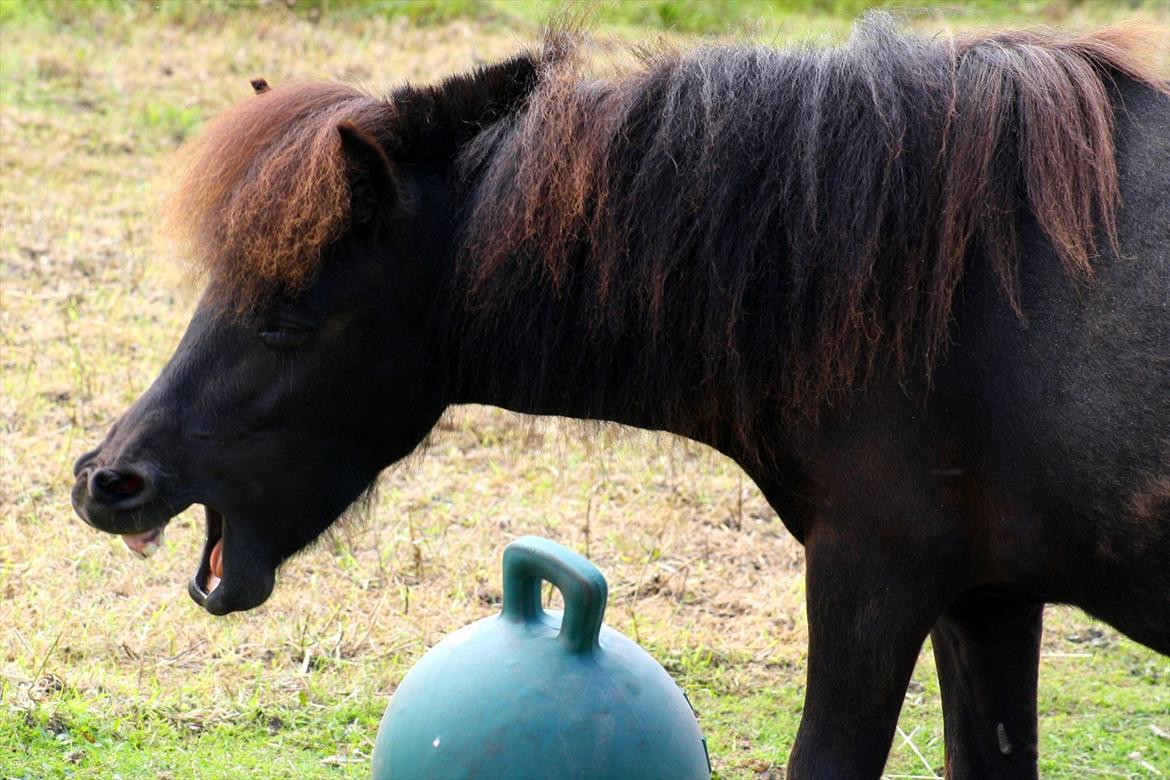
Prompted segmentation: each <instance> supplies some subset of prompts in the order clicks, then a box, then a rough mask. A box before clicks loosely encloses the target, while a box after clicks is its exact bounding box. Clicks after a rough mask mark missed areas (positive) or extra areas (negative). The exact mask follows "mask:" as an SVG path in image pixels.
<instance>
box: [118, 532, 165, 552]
mask: <svg viewBox="0 0 1170 780" xmlns="http://www.w3.org/2000/svg"><path fill="white" fill-rule="evenodd" d="M162 538H163V527H162V526H161V525H160V526H159V527H158V528H153V529H151V530H149V531H144V532H142V533H140V534H122V541H123V542H125V543H126V546H127V547H129V548H130V549H131V550H133V551H134V552H135V554H137V555H138V556H139V557H142V558H149V557H150V556H152V555H154V554H155V553H156V552H158V548H159V547H161V546H162Z"/></svg>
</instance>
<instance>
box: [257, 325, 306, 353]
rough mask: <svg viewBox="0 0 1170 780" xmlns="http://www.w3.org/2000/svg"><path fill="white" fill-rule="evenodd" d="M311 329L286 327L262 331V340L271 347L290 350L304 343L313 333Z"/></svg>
mask: <svg viewBox="0 0 1170 780" xmlns="http://www.w3.org/2000/svg"><path fill="white" fill-rule="evenodd" d="M312 332H313V331H312V329H311V328H294V327H285V328H279V329H271V330H262V331H260V334H259V335H260V340H261V341H263V342H264V343H265V344H267V345H268V346H270V347H276V348H278V349H288V348H289V347H295V346H296V345H298V344H300V343H301V342H303V341H304V340H305V339H307V338H308V337H309V334H310V333H312Z"/></svg>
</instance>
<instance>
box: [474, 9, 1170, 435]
mask: <svg viewBox="0 0 1170 780" xmlns="http://www.w3.org/2000/svg"><path fill="white" fill-rule="evenodd" d="M1137 51H1138V49H1137V38H1136V37H1134V36H1132V35H1130V34H1129V33H1126V32H1123V31H1118V30H1106V31H1102V32H1098V33H1095V34H1090V35H1085V36H1081V37H1059V36H1057V35H1054V34H1041V33H1007V34H997V35H988V36H983V37H980V38H966V39H960V40H947V39H942V38H931V37H923V36H913V35H903V34H900V33H899V32H898V31H897V30H896V29H894V25H893V24H892V23H891V22H890V20H889V19H888V17H884V16H882V15H870V16H868V17H866V18H865V19H863V20H862V21H861V22H860V23H859V24H858V26H857V27H856V28H855V30H854V33H853V35H852V36H851V37H850V40H849V41H848V42H847V43H846V44H845V45H843V46H840V47H837V48H828V49H818V48H809V47H804V48H795V49H789V50H785V51H776V50H772V49H767V48H760V47H748V46H714V47H706V48H701V49H698V50H695V51H692V52H689V53H684V54H676V53H659V54H651V55H648V56H646V57H645V58H644V60H643V62H642V65H641V66H640V67H638V68H636V69H634V72H630V73H627V74H626V75H624V76H620V77H618V78H616V79H611V80H606V81H598V80H591V79H588V78H586V77H585V76H583V75H582V74H581V72H580V70H579V69H578V68H577V66H576V65H575V63H576V62H577V60H576V59H575V58H563V59H561V60H559V61H557V62H556V63H554V64H551V65H548V66H547V72H546V73H545V74H544V75H543V77H542V79H541V81H540V85H539V86H538V88H537V90H536V92H535V93H534V95H533V96H532V97H531V99H530V100H529V103H528V106H527V109H526V110H525V111H524V112H523V113H521V114H520V115H519V116H518V117H516V118H515V119H514V120H512V121H509V122H503V123H500V124H498V125H497V126H495V127H493V128H489V129H488V130H487V131H485V132H484V133H483V134H481V136H480V137H479V138H478V139H477V140H476V141H475V142H473V143H472V144H471V145H470V146H469V147H467V148H466V149H465V151H464V154H463V163H462V164H463V170H464V171H465V172H467V175H468V176H470V177H472V178H474V180H475V181H473V182H472V187H473V189H472V192H471V195H470V197H471V199H472V201H471V210H470V217H469V220H468V224H467V226H466V232H465V240H464V245H463V252H462V259H463V263H464V265H463V266H462V275H463V276H464V278H465V279H466V280H467V282H466V283H467V294H468V295H469V296H470V300H471V302H472V304H473V305H475V306H478V307H480V308H483V309H486V310H491V309H493V308H494V309H496V311H498V312H500V313H501V314H500V315H499V316H496V317H482V318H480V321H481V322H484V323H489V325H485V326H484V327H485V328H488V330H485V331H484V332H483V333H481V334H479V338H480V341H481V342H482V343H480V344H476V345H474V346H471V347H470V348H472V349H490V348H491V346H492V340H493V338H494V336H493V335H492V333H494V331H493V332H491V333H489V330H490V328H498V327H500V326H499V325H498V324H493V323H498V322H499V321H500V320H501V319H508V318H509V317H510V318H511V323H510V325H509V326H508V327H509V328H510V329H511V330H510V333H511V335H512V339H510V340H508V343H507V346H506V350H507V351H509V352H511V353H513V354H514V353H515V351H516V349H517V343H518V342H517V341H516V339H520V340H526V341H527V342H528V343H525V344H524V345H523V349H525V350H528V351H535V353H536V359H537V361H538V362H536V363H535V364H536V365H540V364H544V365H553V364H555V353H556V350H560V349H564V344H563V333H561V332H560V330H559V329H558V328H557V327H555V326H554V325H553V324H552V322H553V315H551V314H550V312H549V311H546V310H543V309H538V308H534V307H525V306H520V305H517V304H516V303H515V302H516V301H519V300H525V301H541V300H544V301H549V300H557V299H558V296H559V300H560V301H562V303H559V304H555V305H559V306H561V307H562V309H563V310H564V312H565V313H564V315H563V316H564V317H566V318H574V319H573V320H572V321H568V320H567V321H566V322H564V323H562V324H563V326H564V328H565V329H572V328H574V327H581V326H587V327H588V329H589V330H590V332H591V334H592V335H591V340H592V341H593V342H595V343H598V344H605V345H608V346H609V347H611V348H610V349H606V348H602V349H600V350H599V353H602V354H606V353H608V354H611V355H613V356H614V358H613V359H614V360H622V361H625V362H627V363H628V362H629V361H630V360H631V358H633V359H634V362H635V363H636V365H625V366H615V365H608V364H606V363H605V358H598V357H595V358H594V361H593V362H590V363H589V364H588V365H587V366H584V367H582V368H581V369H580V370H581V371H583V372H584V371H592V372H594V373H595V374H603V375H607V376H619V375H620V376H621V377H623V379H624V380H625V381H626V382H627V388H628V390H629V392H631V393H635V392H637V391H638V389H639V388H640V389H641V393H642V394H644V395H645V398H642V399H641V400H637V399H635V400H632V401H631V403H651V401H650V400H649V399H650V398H651V397H653V399H654V400H653V403H654V404H656V405H657V406H659V407H662V408H663V409H664V411H665V413H666V414H667V416H668V417H669V416H670V415H672V414H677V415H688V414H694V410H695V409H696V408H701V409H703V410H706V411H709V412H711V424H712V425H725V424H726V422H725V421H726V420H728V419H731V420H733V421H734V424H735V428H736V433H737V434H738V435H739V436H740V437H741V439H743V440H745V441H747V440H750V438H751V437H750V434H751V431H752V426H753V425H754V424H755V423H756V421H757V420H758V419H759V418H760V415H761V414H767V415H771V414H773V413H774V412H775V411H781V412H782V413H784V414H786V415H788V416H789V417H790V419H795V418H796V417H800V418H805V419H813V418H815V417H816V415H817V412H818V410H819V409H821V408H822V407H823V405H824V404H825V403H826V402H832V401H833V400H834V399H836V398H839V397H840V396H841V395H842V394H844V393H846V392H849V391H851V390H853V389H856V388H857V387H858V386H859V385H861V384H863V383H864V382H865V381H866V380H867V379H869V378H872V377H873V376H874V375H875V373H878V372H882V373H885V374H887V375H889V374H891V373H893V374H894V375H896V376H897V377H899V378H904V377H905V376H906V372H907V371H908V370H909V369H910V368H911V367H912V366H913V367H916V368H917V369H919V370H921V371H922V372H924V375H926V376H928V375H929V371H930V367H931V365H932V364H933V363H934V362H935V360H936V359H937V357H938V356H939V354H940V353H941V352H942V350H943V349H945V346H946V342H947V334H948V328H949V324H950V319H951V302H952V298H953V295H954V292H955V289H956V286H957V285H958V283H959V280H960V277H961V275H962V272H963V268H964V262H965V260H966V259H967V258H968V257H970V256H975V255H973V254H972V250H980V251H982V252H983V253H984V254H985V255H986V256H988V257H989V261H990V262H991V263H993V266H994V269H995V271H996V273H997V275H998V277H999V279H1000V281H1001V285H1002V288H1003V290H1004V292H1005V294H1006V295H1007V296H1008V297H1009V298H1010V300H1011V301H1012V304H1013V305H1015V306H1018V303H1017V302H1018V297H1017V289H1016V287H1017V282H1016V263H1017V257H1018V246H1017V244H1018V241H1017V230H1018V226H1019V220H1020V217H1021V215H1022V214H1023V213H1024V211H1025V210H1030V211H1031V213H1032V214H1033V215H1034V217H1035V219H1036V220H1037V222H1038V224H1039V226H1040V228H1041V229H1042V230H1043V231H1044V233H1045V234H1046V235H1047V236H1048V238H1049V240H1050V241H1051V243H1052V245H1053V247H1054V248H1055V250H1056V252H1057V254H1058V255H1059V258H1060V260H1061V262H1062V263H1063V265H1064V266H1065V268H1066V269H1067V270H1068V271H1069V272H1070V273H1072V274H1073V275H1075V276H1076V277H1079V278H1083V277H1086V276H1087V275H1088V274H1090V273H1091V267H1092V264H1091V261H1092V258H1093V256H1094V254H1095V252H1096V251H1097V249H1096V246H1097V245H1096V242H1095V240H1094V230H1095V229H1096V228H1099V229H1100V230H1102V231H1103V235H1104V236H1105V239H1106V242H1113V241H1114V236H1115V233H1114V226H1113V217H1114V211H1115V209H1116V206H1117V199H1118V185H1117V172H1116V168H1115V165H1114V159H1113V140H1112V139H1113V131H1112V122H1113V111H1112V107H1111V102H1110V92H1109V90H1108V88H1107V85H1108V84H1109V82H1110V80H1111V79H1114V78H1119V77H1124V78H1129V79H1135V80H1138V81H1141V82H1144V83H1146V84H1148V85H1150V86H1153V87H1154V88H1156V89H1160V90H1162V91H1165V90H1166V86H1165V84H1164V83H1162V82H1159V81H1158V79H1157V78H1156V77H1155V76H1154V75H1152V73H1151V71H1150V70H1148V69H1146V67H1145V66H1144V65H1143V60H1142V59H1141V58H1140V57H1139V56H1138V54H1137V53H1136V52H1137ZM549 305H554V304H549ZM507 312H510V314H504V313H507ZM558 333H560V335H557V334H558ZM496 335H498V334H496ZM464 337H465V338H470V339H475V337H476V333H474V332H470V333H468V334H464ZM623 339H625V340H624V341H623ZM496 343H499V341H498V339H497V340H496ZM631 344H634V346H633V349H632V350H631V349H630V345H631ZM619 346H621V347H623V348H619ZM500 357H501V359H506V356H505V355H503V354H501V356H500ZM589 380H590V378H589V377H585V376H580V377H575V378H573V377H565V376H563V375H562V376H557V377H556V378H555V379H553V380H552V381H557V382H566V381H580V382H586V381H589ZM594 381H595V383H596V380H594ZM525 384H526V386H527V387H528V388H529V392H531V393H532V394H534V395H536V394H540V393H542V392H545V391H546V390H547V388H542V386H541V383H540V382H531V383H525ZM769 406H770V407H771V408H768V407H769Z"/></svg>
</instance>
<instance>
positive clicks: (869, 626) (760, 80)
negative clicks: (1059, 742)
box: [73, 17, 1170, 778]
mask: <svg viewBox="0 0 1170 780" xmlns="http://www.w3.org/2000/svg"><path fill="white" fill-rule="evenodd" d="M1137 44H1138V39H1137V37H1136V36H1135V35H1134V34H1132V33H1129V32H1123V31H1117V30H1113V31H1101V32H1098V33H1094V34H1091V35H1086V36H1082V37H1060V36H1056V35H1049V34H1037V33H1025V32H1014V33H1005V34H996V35H989V36H982V37H976V38H967V39H958V40H947V39H940V38H921V37H914V36H908V35H902V34H899V33H898V32H896V31H895V30H893V29H892V27H891V25H890V24H889V22H888V21H887V20H885V19H883V18H881V17H876V18H870V19H868V20H866V21H863V22H862V23H861V24H860V25H859V26H858V28H857V30H856V31H855V32H854V34H853V36H852V37H851V39H850V40H849V42H848V43H847V44H846V45H844V46H841V47H840V48H832V49H796V50H787V51H775V50H772V49H766V48H752V47H746V46H715V47H708V48H702V49H699V50H696V51H692V52H688V53H672V52H666V53H663V52H659V53H655V54H650V55H646V56H644V58H643V60H642V62H641V63H640V64H639V65H638V66H636V67H633V68H630V69H628V70H627V71H626V72H625V73H624V75H620V76H617V77H614V78H609V79H605V80H599V79H593V78H590V77H589V76H588V75H587V74H586V73H585V64H584V63H583V59H584V58H583V57H582V56H581V54H580V50H579V49H578V48H577V47H574V46H573V45H572V43H571V41H569V40H568V39H567V38H565V37H556V36H553V37H550V39H549V42H548V43H547V44H546V46H545V48H544V50H543V51H542V52H540V53H538V54H533V55H526V56H521V57H517V58H516V59H513V60H511V61H508V62H505V63H502V64H500V65H496V66H493V67H488V68H483V69H481V70H478V71H476V72H474V73H472V74H469V75H465V76H459V77H455V78H452V79H450V80H449V81H447V82H445V83H443V84H441V85H439V86H434V87H423V88H415V87H407V88H403V89H401V90H399V91H397V92H396V93H394V94H392V95H391V96H389V97H388V98H386V99H384V100H382V99H377V98H374V97H371V96H369V95H367V94H364V93H361V92H359V91H356V90H353V89H350V88H348V87H344V86H339V85H334V84H302V85H299V86H296V85H294V86H288V87H276V88H273V89H269V88H268V86H267V85H266V84H264V83H263V82H262V81H257V82H255V83H254V86H255V87H256V90H257V92H258V94H257V95H256V96H254V97H251V98H249V99H248V100H247V101H245V102H244V103H242V104H240V105H239V106H237V107H236V108H233V109H231V110H230V111H228V112H227V113H225V114H224V115H223V116H221V117H220V118H219V119H218V120H216V121H215V122H214V123H212V124H211V125H210V126H209V127H208V128H207V129H206V130H205V131H204V133H203V134H202V135H201V137H200V139H199V140H197V141H196V142H195V143H194V145H193V146H192V147H191V149H190V150H189V152H188V155H189V160H188V167H187V173H186V174H185V178H184V179H183V180H182V183H181V184H180V186H179V188H178V192H177V194H176V196H175V198H174V199H173V201H172V205H171V210H170V213H169V224H170V226H171V229H172V231H174V232H175V233H176V234H177V235H178V236H180V237H181V238H182V239H184V240H185V242H186V245H187V247H188V248H189V249H190V250H191V252H192V254H193V256H194V257H195V258H196V259H197V261H198V262H199V263H200V267H201V268H203V269H204V270H205V271H206V276H207V292H206V293H205V295H204V299H203V301H202V303H201V305H200V307H199V309H198V311H197V313H196V315H195V318H194V320H193V321H192V323H191V326H190V328H189V330H188V332H187V334H186V335H185V336H184V338H183V341H182V343H181V344H180V346H179V348H178V351H177V352H176V354H175V356H174V357H173V358H172V359H171V361H170V363H169V364H168V365H167V367H166V368H165V369H164V370H163V372H162V375H161V376H160V377H159V379H158V380H157V381H156V382H155V384H154V385H153V386H152V387H151V388H150V390H149V391H148V392H147V393H146V394H145V395H144V396H143V397H142V399H140V400H139V401H138V402H137V403H136V404H135V405H134V406H133V407H132V408H131V409H130V410H129V412H127V414H126V415H125V416H124V417H123V418H122V420H121V421H119V422H118V423H117V424H116V425H115V426H114V428H113V430H112V431H111V432H110V434H109V436H108V437H107V439H106V441H105V442H104V443H103V444H102V445H101V447H99V448H98V449H96V450H94V451H93V452H90V453H88V454H86V455H84V456H82V457H81V459H80V460H79V461H78V463H77V466H76V474H77V484H76V487H75V488H74V494H73V500H74V505H75V507H76V509H77V511H78V513H79V514H80V515H81V516H82V517H83V518H84V519H85V520H86V521H87V522H89V523H90V524H92V525H94V526H96V527H97V528H100V529H102V530H105V531H110V532H115V533H120V534H123V535H125V537H126V541H127V543H128V544H129V545H130V546H131V547H132V548H133V549H135V550H137V551H139V552H142V553H147V552H149V551H150V550H151V549H152V545H153V543H154V542H155V541H156V540H157V537H158V535H159V533H160V532H161V529H162V527H163V526H164V525H165V524H166V522H167V521H168V519H169V518H170V517H172V516H173V515H174V514H175V513H176V512H178V511H180V510H182V509H183V508H185V507H187V506H189V505H190V504H192V503H201V504H204V505H205V506H206V507H207V541H206V544H205V548H204V554H203V559H202V561H201V562H200V565H199V568H198V570H197V572H196V574H195V576H194V578H193V579H192V581H191V586H190V591H191V594H192V596H193V597H194V598H195V600H196V601H197V602H198V603H199V604H201V605H203V606H204V607H205V608H206V609H207V610H208V611H210V612H213V613H215V614H225V613H228V612H231V611H233V610H241V609H248V608H251V607H255V606H256V605H258V604H260V603H262V602H263V601H264V600H265V599H266V598H267V597H268V595H269V593H270V592H271V590H272V587H273V584H274V579H275V571H276V569H277V567H278V566H279V565H280V564H281V562H282V561H284V560H285V559H286V558H288V557H289V556H290V555H292V554H294V553H295V552H297V551H298V550H300V549H302V548H303V547H304V546H305V545H307V544H309V543H310V542H311V541H312V540H313V539H315V538H316V537H317V536H318V535H319V534H320V533H321V532H322V531H323V530H324V529H325V528H326V527H327V526H329V524H330V523H332V522H333V521H334V520H335V519H336V518H337V517H338V516H339V515H340V514H341V513H342V512H343V511H344V510H345V509H346V507H347V506H348V505H349V504H350V503H352V502H353V501H354V500H356V499H357V498H359V497H360V496H361V495H362V493H363V492H364V491H365V490H366V489H367V487H368V486H369V485H370V484H371V482H372V481H373V480H374V478H375V477H376V476H377V474H378V472H379V471H381V470H382V469H383V468H385V467H386V466H387V465H389V464H391V463H393V462H395V461H397V460H399V459H401V458H403V457H405V456H406V455H408V454H409V453H410V452H411V451H412V450H413V449H414V448H415V447H416V445H417V444H418V443H419V442H420V441H421V440H422V439H423V438H425V437H426V436H427V434H428V432H429V431H430V430H431V428H432V426H433V425H434V423H435V422H436V421H437V420H438V419H439V417H440V416H441V415H442V414H443V411H444V410H445V409H446V408H447V407H448V406H450V405H452V404H460V403H469V402H475V403H488V404H495V405H498V406H502V407H505V408H508V409H514V410H517V411H521V412H527V413H531V414H546V415H562V416H565V417H574V418H584V419H600V420H612V421H616V422H619V423H624V424H626V425H632V426H637V427H641V428H649V429H658V430H665V431H672V432H674V433H677V434H681V435H683V436H688V437H690V438H692V439H695V440H698V441H701V442H705V443H707V444H710V445H711V446H713V447H716V448H718V449H719V450H720V451H722V452H724V453H726V454H728V455H729V456H731V457H732V458H734V459H735V460H737V461H738V462H739V463H740V464H741V465H742V466H743V468H744V469H745V470H746V471H747V472H748V474H750V475H751V476H752V478H753V479H755V481H756V483H757V484H758V485H759V486H760V488H761V489H762V490H763V492H764V494H765V495H766V496H767V498H768V500H769V501H770V502H771V504H772V506H773V507H775V509H776V511H777V512H778V513H779V515H780V517H781V518H782V519H783V521H784V523H785V524H786V526H787V527H788V528H789V529H790V530H791V532H792V533H793V534H794V535H795V536H796V538H798V539H799V540H800V541H801V542H803V543H804V545H805V547H806V550H807V578H808V582H807V595H808V618H809V633H810V650H809V660H808V689H807V699H806V706H805V711H804V716H803V719H802V721H801V725H800V731H799V734H798V735H797V739H796V745H795V747H794V748H793V750H792V755H791V759H790V762H789V766H788V772H789V776H790V777H793V778H807V777H831V778H842V777H875V776H877V775H878V774H879V773H880V772H881V770H882V767H883V765H884V762H885V759H886V754H887V752H888V750H889V746H890V742H891V739H892V735H893V732H894V727H895V724H896V720H897V716H898V711H899V708H900V705H901V702H902V699H903V695H904V692H905V690H906V686H907V682H908V680H909V678H910V674H911V670H912V668H913V666H914V662H915V659H916V657H917V655H918V652H919V649H920V648H921V646H922V643H923V641H924V640H925V638H926V637H927V635H928V634H929V635H931V636H932V637H933V640H934V641H933V645H934V649H935V654H936V657H937V661H938V669H939V674H940V677H941V680H942V693H943V706H944V712H945V719H946V721H945V725H946V740H947V748H946V755H947V771H948V774H949V775H950V776H951V777H1034V776H1035V774H1036V743H1037V735H1036V676H1037V665H1038V656H1039V641H1040V632H1041V612H1042V606H1043V604H1044V603H1045V602H1050V601H1058V602H1066V603H1071V604H1076V605H1079V606H1081V607H1083V608H1084V609H1086V610H1087V611H1088V612H1090V613H1092V614H1093V615H1096V616H1098V617H1100V618H1102V619H1103V620H1106V621H1108V622H1109V623H1111V624H1112V625H1114V626H1116V627H1117V628H1118V629H1119V630H1121V631H1123V632H1125V633H1126V634H1128V635H1129V636H1131V637H1133V638H1134V639H1136V640H1138V641H1139V642H1143V643H1145V644H1147V645H1149V646H1150V647H1153V648H1155V649H1157V650H1158V651H1160V652H1163V653H1170V248H1168V247H1170V196H1168V193H1170V132H1168V128H1170V97H1168V96H1167V93H1168V89H1167V85H1166V84H1165V83H1164V82H1161V81H1159V80H1158V79H1157V78H1156V77H1155V76H1153V75H1152V74H1151V72H1150V71H1149V70H1148V69H1147V68H1146V66H1145V65H1144V64H1143V61H1142V59H1141V57H1139V56H1138V54H1137V53H1136V51H1137V48H1136V47H1137Z"/></svg>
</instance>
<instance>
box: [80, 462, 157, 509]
mask: <svg viewBox="0 0 1170 780" xmlns="http://www.w3.org/2000/svg"><path fill="white" fill-rule="evenodd" d="M145 489H146V480H145V479H143V478H142V476H141V475H139V474H135V473H133V472H121V471H116V470H114V469H98V470H97V471H95V472H93V474H91V475H90V478H89V492H90V495H92V496H93V497H94V498H96V499H98V500H106V501H125V500H127V499H131V498H134V497H135V496H138V495H140V494H141V493H142V491H143V490H145Z"/></svg>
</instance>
